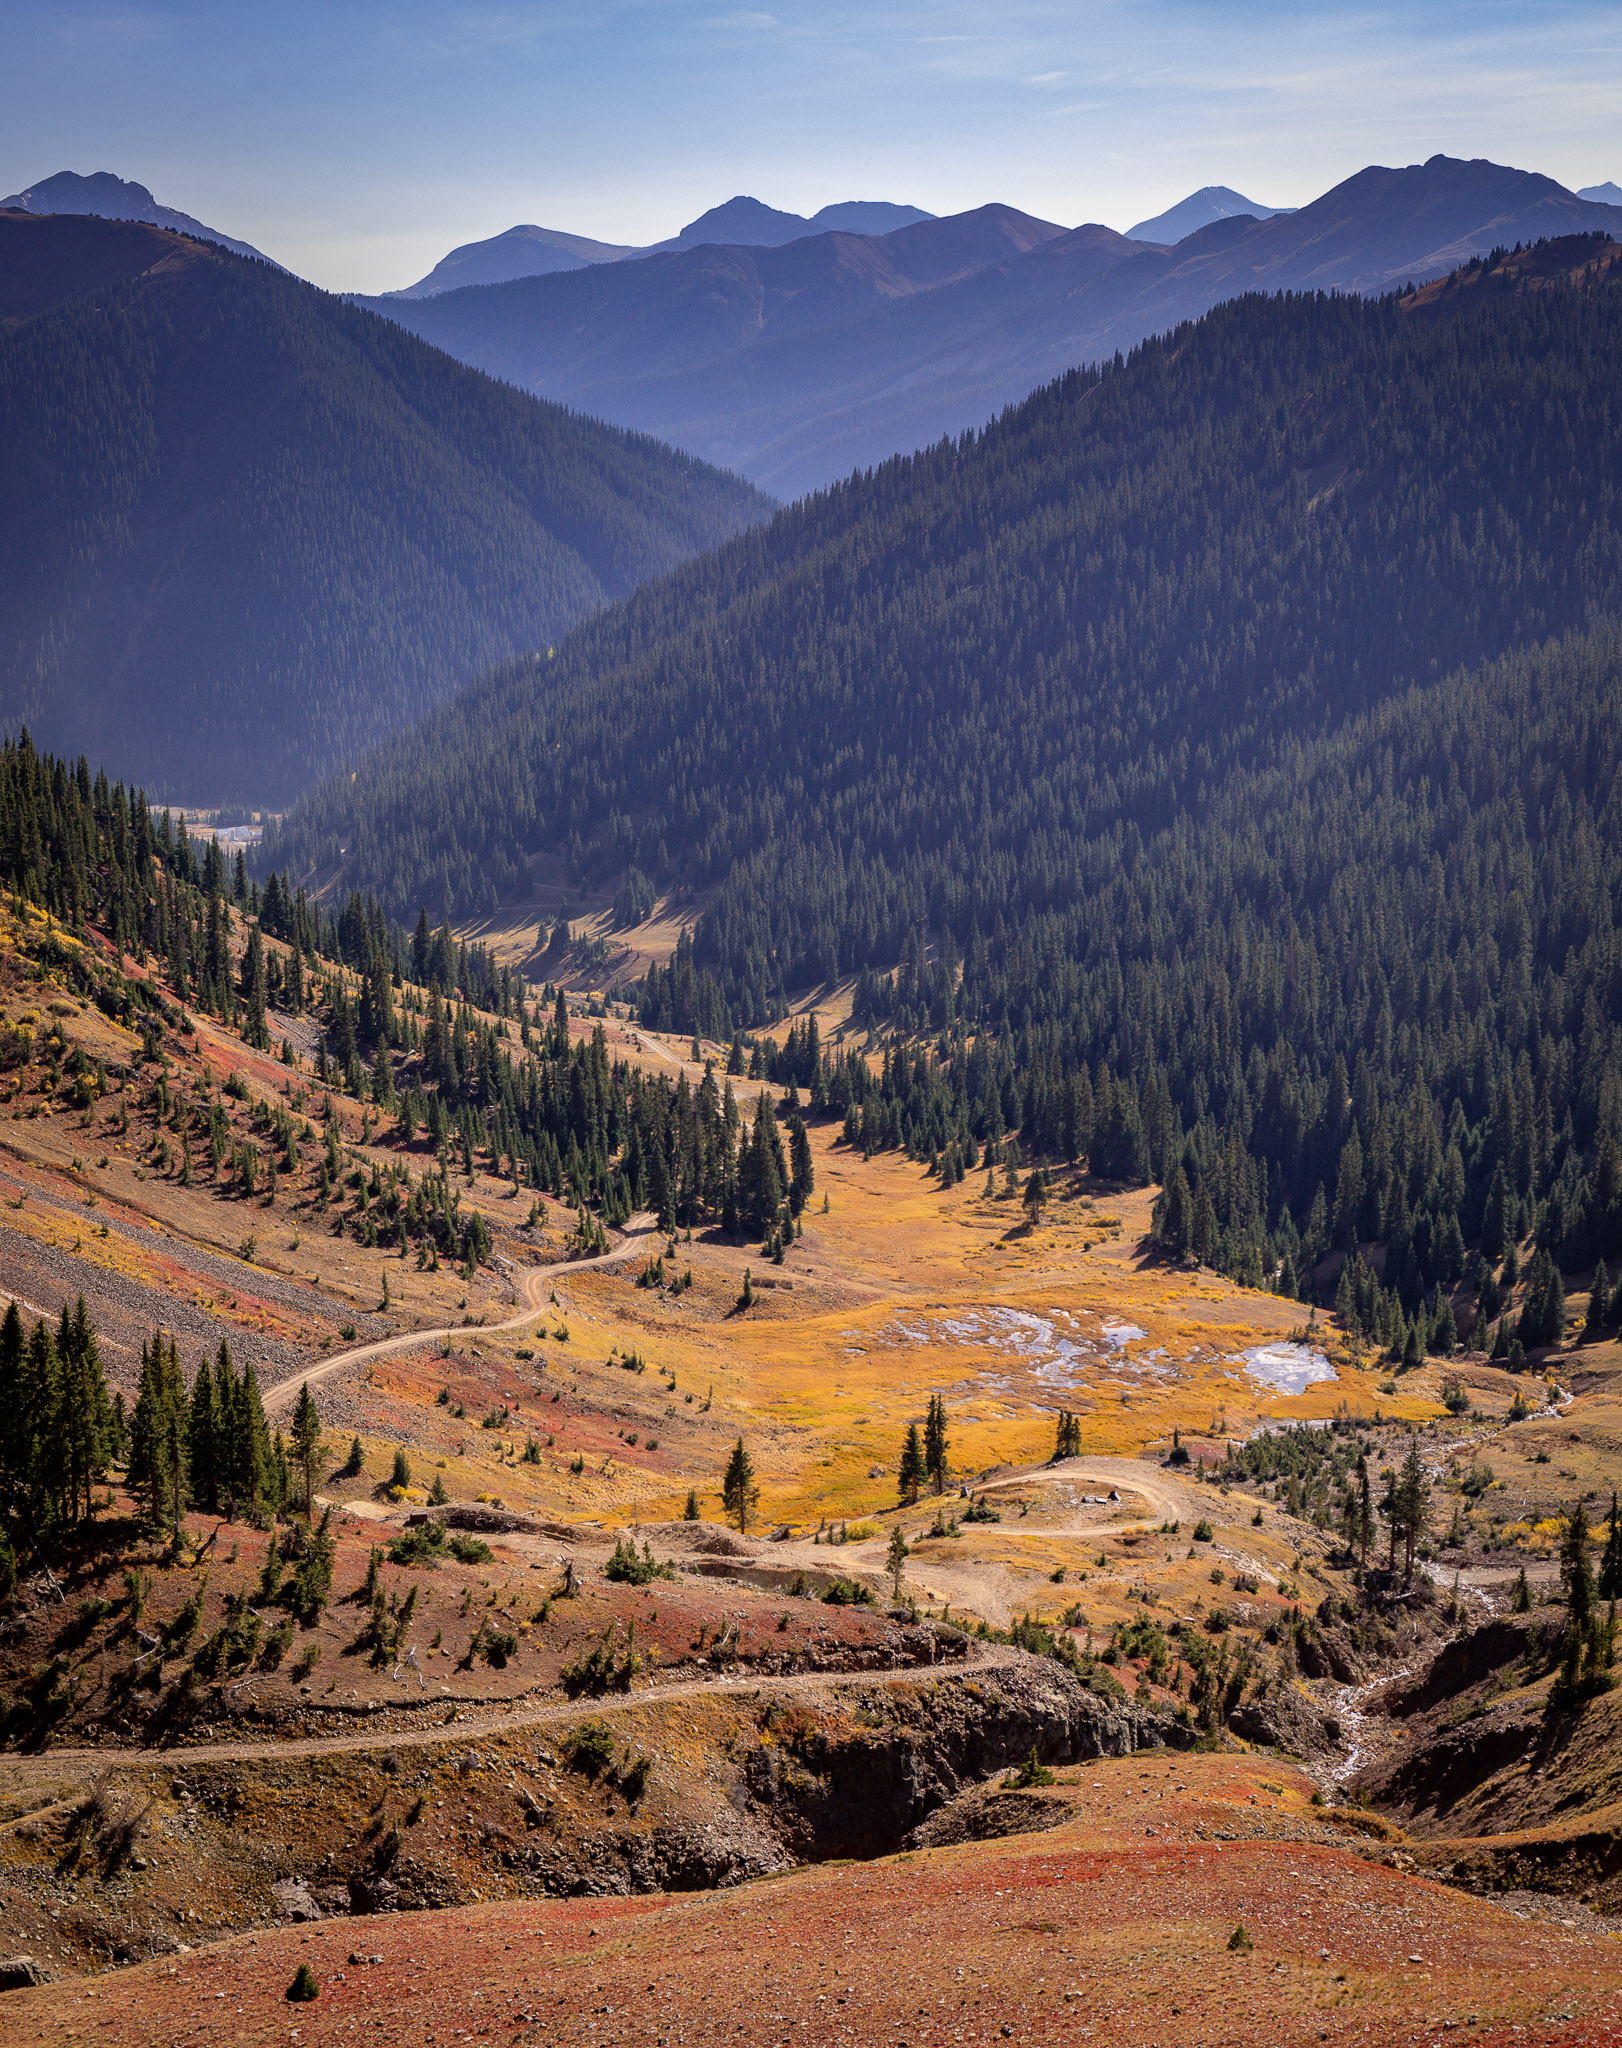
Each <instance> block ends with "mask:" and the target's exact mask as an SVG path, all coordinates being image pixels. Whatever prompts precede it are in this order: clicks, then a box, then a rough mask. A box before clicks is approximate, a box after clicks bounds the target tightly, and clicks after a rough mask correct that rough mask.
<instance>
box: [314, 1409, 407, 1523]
mask: <svg viewBox="0 0 1622 2048" xmlns="http://www.w3.org/2000/svg"><path fill="white" fill-rule="evenodd" d="M321 1444H322V1436H321V1417H320V1415H319V1413H318V1412H317V1410H316V1405H315V1401H314V1399H313V1397H312V1396H311V1393H310V1383H309V1381H308V1380H306V1381H305V1382H304V1383H303V1385H301V1386H300V1388H299V1391H298V1400H297V1402H296V1403H295V1404H294V1408H293V1436H292V1442H291V1444H290V1446H289V1455H290V1456H291V1458H292V1462H293V1463H294V1464H295V1465H296V1466H297V1467H298V1469H299V1472H300V1474H301V1475H302V1477H303V1480H304V1519H305V1520H306V1521H309V1520H310V1519H311V1516H312V1514H313V1512H314V1508H315V1468H316V1466H317V1464H318V1463H319V1462H320V1458H321ZM400 1459H401V1454H400V1453H396V1462H397V1463H398V1462H400ZM409 1477H410V1475H409V1472H408V1473H407V1479H408V1480H409Z"/></svg>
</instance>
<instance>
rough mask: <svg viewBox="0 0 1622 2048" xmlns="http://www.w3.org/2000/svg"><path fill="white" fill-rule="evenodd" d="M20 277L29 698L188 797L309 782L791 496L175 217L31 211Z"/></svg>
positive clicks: (41, 723) (19, 439)
mask: <svg viewBox="0 0 1622 2048" xmlns="http://www.w3.org/2000/svg"><path fill="white" fill-rule="evenodd" d="M91 244H93V245H94V246H93V247H92V246H90V245H91ZM125 244H127V250H125V252H124V255H123V256H121V254H120V249H121V247H122V245H125ZM13 276H14V277H15V278H16V280H17V282H16V284H15V287H14V288H11V287H7V286H0V306H3V308H4V312H5V314H6V315H7V316H9V319H8V323H7V324H6V325H4V326H0V445H3V446H4V448H5V450H6V457H7V459H6V463H5V466H4V470H3V472H0V600H3V601H0V714H3V715H4V716H5V718H6V719H7V720H9V721H10V722H11V723H13V724H17V723H23V722H26V723H27V724H28V725H29V726H30V727H31V729H32V730H33V731H34V733H35V734H36V736H37V737H39V738H40V739H41V740H42V741H50V742H52V743H54V744H57V745H60V746H66V747H70V748H72V749H74V750H79V749H84V750H85V751H87V752H90V753H91V754H99V755H102V756H103V757H105V758H109V759H115V760H117V761H118V762H119V764H120V766H121V767H122V768H124V769H126V770H127V771H128V772H130V773H131V774H133V775H136V776H138V777H140V778H142V779H144V780H145V781H147V782H148V783H149V784H150V785H151V786H152V787H154V788H155V789H158V790H160V791H162V792H163V793H164V794H166V795H178V796H181V797H184V798H188V799H190V800H193V801H198V800H206V799H220V798H239V799H245V800H247V801H250V802H258V803H261V804H275V803H281V802H285V801H287V800H288V799H289V798H291V796H292V795H293V794H294V793H295V792H296V791H298V790H299V789H300V788H302V787H304V786H305V785H306V784H307V783H308V782H309V781H311V780H312V779H313V778H314V777H315V776H316V775H317V774H320V773H326V772H331V771H332V770H333V769H334V768H335V767H336V766H337V765H338V764H340V763H347V762H350V761H352V760H354V759H356V758H358V757H359V756H360V754H362V753H363V752H364V751H365V749H366V748H368V747H369V746H371V745H373V744H375V743H376V742H377V741H378V740H379V739H380V738H382V737H383V736H384V735H385V734H386V733H388V732H391V731H393V730H394V729H396V728H397V727H398V726H400V725H401V724H402V723H404V722H405V721H407V720H409V719H411V718H414V717H418V716H420V715H421V714H422V713H423V712H424V711H425V710H427V709H428V707H429V706H430V705H432V704H433V703H435V702H436V701H438V700H440V699H442V698H443V697H445V696H447V695H449V694H450V693H451V692H452V691H453V690H455V689H457V688H459V687H460V686H461V685H462V684H463V683H465V682H466V680H467V679H468V677H469V676H470V675H471V674H473V673H475V672H476V671H477V670H479V669H480V668H483V667H486V666H487V665H488V664H489V663H490V662H491V661H493V660H497V659H500V658H503V657H505V656H507V655H509V654H512V653H514V652H517V651H519V650H528V649H532V648H544V647H545V646H546V645H547V644H548V643H549V642H550V641H552V640H554V639H555V638H556V637H557V636H558V635H559V634H561V633H562V632H563V631H564V630H565V629H566V628H567V627H568V626H569V625H570V624H572V623H573V622H574V621H575V620H577V619H579V618H581V617H582V616H583V615H584V614H586V613H587V612H589V611H590V610H591V609H592V608H593V607H594V606H596V605H598V604H600V603H601V602H602V601H603V600H604V599H605V598H608V597H612V596H615V595H619V594H622V593H624V592H626V591H628V590H630V589H632V588H633V587H634V586H635V585H636V584H637V583H638V582H640V581H641V580H642V579H643V578H645V577H647V576H649V575H652V574H655V573H657V572H658V571H660V570H663V569H667V568H669V567H670V566H671V565H672V564H673V563H675V562H677V561H679V560H680V559H681V558H682V557H684V556H686V555H688V554H691V553H693V552H694V551H695V550H697V549H699V548H703V547H706V546H709V545H711V544H713V543H714V542H716V541H718V540H721V539H723V538H724V537H725V536H727V535H728V534H731V533H734V532H736V531H737V530H738V529H739V528H740V527H741V526H743V525H745V524H746V523H747V522H748V521H750V520H751V519H754V518H757V517H759V516H761V515H762V513H763V511H764V510H765V507H764V505H763V503H762V501H761V500H760V499H759V498H758V497H757V496H756V494H755V493H754V492H753V491H751V490H750V489H749V488H748V486H746V485H743V484H740V483H738V482H737V481H736V480H734V479H732V478H729V477H725V476H722V475H721V474H719V473H718V472H717V471H714V470H711V469H708V468H706V467H705V466H704V465H703V464H702V463H698V462H694V461H691V460H689V459H688V458H686V457H684V456H680V455H676V454H674V453H673V452H671V451H670V450H669V449H666V448H662V447H659V446H658V445H656V444H655V443H653V442H650V441H647V440H643V439H641V438H639V437H638V436H635V435H632V434H627V433H623V432H620V431H618V430H616V429H613V428H608V427H603V426H601V425H598V424H596V423H594V422H591V421H587V420H581V419H577V418H574V417H572V416H570V415H569V414H567V413H565V412H564V411H562V410H561V409H560V408H558V407H556V406H549V405H545V404H542V403H540V402H539V401H537V400H534V399H531V398H527V397H524V396H522V395H521V394H519V393H517V392H514V391H511V390H508V389H505V388H503V387H502V386H500V385H498V384H495V383H493V382H491V381H490V379H488V378H486V377H484V376H482V375H480V374H478V373H477V372H473V371H469V370H467V369H464V368H463V367H461V366H460V365H458V364H455V363H452V362H451V361H450V360H449V359H448V358H446V357H444V356H442V355H440V354H438V353H437V352H436V351H435V350H433V349H431V348H427V347H425V346H424V345H423V344H422V343H420V342H418V341H416V340H414V339H413V338H411V337H410V336H407V335H405V334H403V333H401V331H400V330H399V329H398V328H396V327H393V326H391V325H389V324H388V323H386V322H384V321H381V320H378V319H376V318H374V317H373V316H372V315H370V314H367V313H364V312H361V311H359V310H357V309H356V308H353V307H350V306H346V305H344V304H343V303H342V302H340V301H338V300H336V299H333V298H330V297H328V296H327V295H326V294H324V293H321V292H318V291H316V290H315V289H313V288H312V287H311V286H308V285H304V284H301V283H299V282H298V281H297V280H296V279H293V278H290V277H288V276H286V275H284V274H280V273H278V272H276V271H274V270H272V269H270V268H269V267H268V266H266V265H264V264H259V263H252V262H248V261H245V260H243V259H240V258H237V257H233V256H231V255H228V254H227V253H225V252H223V251H221V250H219V249H216V248H212V247H210V246H208V245H205V244H202V243H199V242H194V241H186V240H184V239H182V238H181V237H178V236H174V235H170V234H168V233H166V232H164V231H162V230H159V229H154V228H151V227H148V226H143V225H140V224H138V223H133V222H132V223H119V222H111V221H90V220H79V219H74V218H57V217H47V218H34V217H31V216H28V215H24V214H10V215H6V216H3V217H0V277H4V278H7V279H10V278H12V277H13ZM53 280H54V287H53Z"/></svg>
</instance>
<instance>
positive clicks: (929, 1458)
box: [924, 1394, 947, 1493]
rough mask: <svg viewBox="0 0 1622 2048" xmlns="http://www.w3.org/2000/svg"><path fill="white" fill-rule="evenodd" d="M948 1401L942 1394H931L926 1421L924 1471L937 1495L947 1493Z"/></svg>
mask: <svg viewBox="0 0 1622 2048" xmlns="http://www.w3.org/2000/svg"><path fill="white" fill-rule="evenodd" d="M946 1450H947V1434H946V1399H945V1396H944V1395H942V1394H931V1395H930V1397H929V1413H928V1415H927V1416H926V1417H925V1420H924V1469H925V1471H926V1472H927V1473H928V1475H929V1479H930V1483H931V1484H932V1485H933V1487H934V1489H935V1491H936V1492H937V1493H944V1492H945V1491H946Z"/></svg>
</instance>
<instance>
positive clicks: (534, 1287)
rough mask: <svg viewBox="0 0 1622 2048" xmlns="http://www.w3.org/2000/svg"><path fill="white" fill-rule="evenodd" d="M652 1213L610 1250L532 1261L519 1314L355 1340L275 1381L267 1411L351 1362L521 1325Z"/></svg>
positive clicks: (628, 1247) (635, 1235)
mask: <svg viewBox="0 0 1622 2048" xmlns="http://www.w3.org/2000/svg"><path fill="white" fill-rule="evenodd" d="M655 1220H656V1219H655V1218H654V1217H653V1215H652V1214H651V1213H648V1212H643V1213H641V1214H639V1215H636V1216H633V1217H632V1218H631V1219H630V1221H629V1222H628V1223H627V1224H626V1226H625V1238H624V1241H623V1242H622V1243H620V1244H617V1245H615V1246H614V1248H613V1249H612V1250H611V1251H606V1252H598V1253H596V1254H595V1255H594V1256H593V1257H592V1258H589V1259H569V1260H566V1261H565V1262H564V1263H563V1264H562V1265H557V1266H532V1267H531V1268H530V1269H529V1270H528V1272H526V1273H525V1275H524V1294H525V1296H526V1298H527V1300H528V1302H529V1307H528V1308H526V1309H525V1310H524V1311H523V1313H522V1314H521V1315H516V1316H509V1317H508V1318H507V1320H506V1321H505V1322H501V1323H455V1324H452V1325H451V1326H450V1327H449V1328H447V1329H443V1330H407V1331H406V1332H405V1333H404V1334H403V1335H402V1336H399V1337H381V1338H379V1339H378V1340H377V1342H376V1343H373V1344H357V1345H356V1346H355V1347H354V1348H353V1350H350V1351H340V1352H338V1353H336V1354H335V1355H334V1356H333V1357H331V1358H324V1359H322V1361H321V1363H320V1364H319V1365H312V1366H311V1367H310V1369H309V1371H308V1372H302V1373H294V1374H293V1376H292V1378H291V1379H286V1380H283V1381H281V1382H280V1384H279V1385H277V1386H275V1387H272V1388H271V1390H270V1392H269V1393H268V1394H266V1395H265V1397H264V1398H265V1413H266V1415H279V1414H281V1413H282V1412H283V1411H285V1410H291V1408H292V1406H293V1403H294V1402H295V1401H296V1400H297V1399H298V1391H299V1388H300V1387H304V1386H309V1387H318V1386H320V1384H321V1382H322V1381H323V1380H330V1379H333V1378H335V1377H336V1376H337V1375H338V1374H339V1373H341V1372H343V1371H345V1370H346V1369H347V1368H348V1367H349V1366H352V1365H364V1364H366V1363H367V1361H368V1360H370V1359H373V1358H387V1357H389V1356H391V1354H393V1353H394V1352H397V1351H415V1350H417V1349H418V1348H419V1347H420V1346H422V1345H424V1344H437V1343H438V1342H439V1341H440V1339H441V1338H444V1337H474V1336H483V1337H495V1336H499V1335H500V1334H501V1333H502V1332H503V1331H506V1330H521V1329H522V1328H523V1327H524V1325H525V1324H526V1323H532V1322H534V1320H535V1318H536V1317H537V1316H540V1315H544V1314H545V1313H546V1307H547V1305H546V1303H545V1302H544V1301H543V1300H542V1299H541V1292H542V1290H543V1289H545V1290H546V1291H547V1292H548V1293H550V1292H551V1290H552V1289H553V1288H554V1287H555V1286H556V1285H557V1283H558V1281H559V1280H566V1279H567V1278H568V1277H569V1275H570V1274H571V1273H585V1272H589V1271H590V1270H591V1268H592V1267H593V1266H609V1265H612V1264H613V1262H614V1261H615V1260H616V1259H623V1258H624V1257H625V1255H626V1253H627V1252H633V1251H636V1250H637V1249H638V1248H639V1247H640V1245H641V1244H642V1241H643V1240H644V1239H645V1238H647V1237H650V1236H652V1234H653V1228H654V1223H655Z"/></svg>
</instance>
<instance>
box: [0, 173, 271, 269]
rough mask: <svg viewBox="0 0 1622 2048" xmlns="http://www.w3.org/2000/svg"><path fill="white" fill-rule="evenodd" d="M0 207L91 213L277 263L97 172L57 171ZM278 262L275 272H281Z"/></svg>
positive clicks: (145, 192) (125, 181) (120, 180)
mask: <svg viewBox="0 0 1622 2048" xmlns="http://www.w3.org/2000/svg"><path fill="white" fill-rule="evenodd" d="M0 208H10V209H12V210H14V211H16V212H18V213H90V214H94V215H95V216H96V217H97V218H98V219H100V220H139V221H145V222H146V223H147V224H148V226H150V227H158V228H173V229H174V231H175V233H176V234H180V235H196V236H197V238H198V239H199V240H200V241H204V242H218V243H219V245H220V247H221V248H222V249H230V250H231V251H232V252H233V253H234V254H236V255H238V256H252V257H253V258H254V259H255V260H256V261H257V262H260V263H270V262H272V261H273V260H274V259H273V258H271V257H269V256H267V255H266V254H265V253H264V251H263V250H262V249H256V248H254V246H253V244H252V243H251V242H239V241H237V240H235V239H234V238H233V237H232V236H230V235H222V234H221V233H220V231H219V229H218V228H211V227H208V226H206V225H205V224H204V223H203V222H202V221H200V220H193V218H192V217H191V215H190V214H189V213H181V212H179V211H177V210H176V208H174V207H172V206H160V205H159V204H158V202H157V201H156V200H155V199H154V198H153V197H152V194H151V193H150V192H149V191H148V190H147V189H146V187H145V186H144V185H135V184H132V183H131V182H130V181H129V180H128V179H127V178H115V177H114V176H113V174H112V172H111V171H93V172H92V173H91V174H90V176H89V177H82V176H81V175H80V173H79V172H77V171H58V172H57V174H56V176H55V177H54V178H41V180H40V181H39V183H38V184H37V185H30V186H29V188H28V190H27V191H26V192H13V193H12V195H11V197H10V198H9V199H0ZM281 267H282V266H281V265H280V264H279V263H278V264H277V265H276V268H277V269H278V270H279V269H281Z"/></svg>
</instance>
